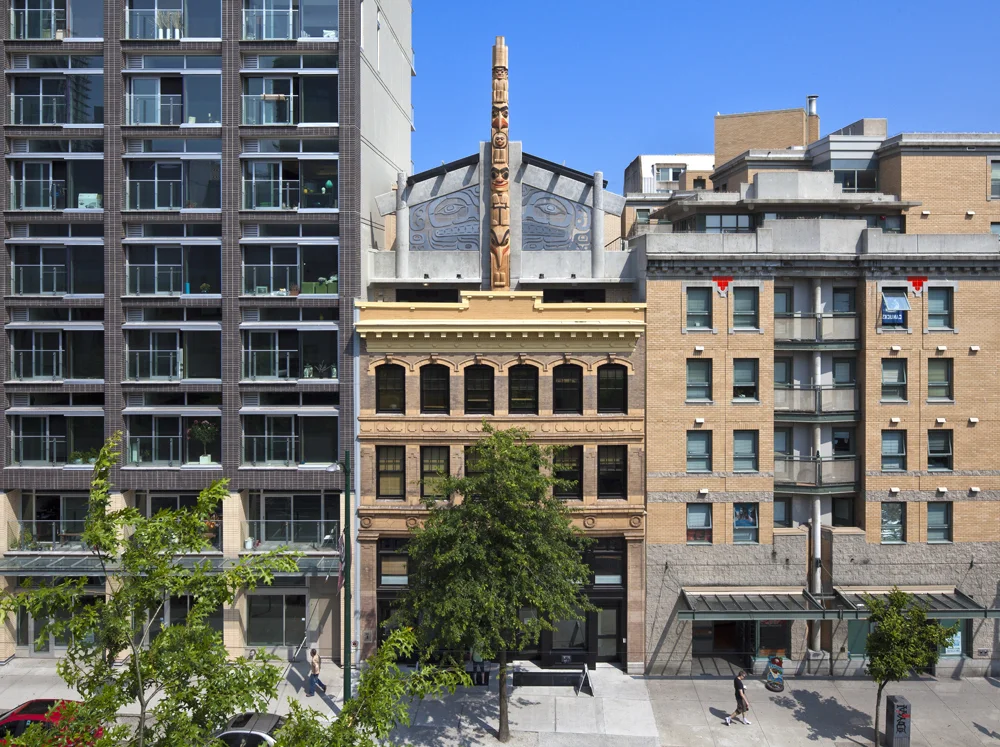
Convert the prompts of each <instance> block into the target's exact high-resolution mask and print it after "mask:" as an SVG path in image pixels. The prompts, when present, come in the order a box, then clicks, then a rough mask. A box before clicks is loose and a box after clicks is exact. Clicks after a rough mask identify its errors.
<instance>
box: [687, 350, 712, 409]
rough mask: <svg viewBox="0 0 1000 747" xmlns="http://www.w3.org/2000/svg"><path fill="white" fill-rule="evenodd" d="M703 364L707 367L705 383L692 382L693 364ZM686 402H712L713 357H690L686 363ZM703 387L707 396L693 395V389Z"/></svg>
mask: <svg viewBox="0 0 1000 747" xmlns="http://www.w3.org/2000/svg"><path fill="white" fill-rule="evenodd" d="M692 364H696V365H701V366H703V367H704V368H705V373H706V376H705V383H704V384H692V383H691V365H692ZM684 372H685V387H686V388H685V393H684V401H685V402H711V401H712V359H711V358H688V359H687V361H686V364H685V369H684ZM692 387H694V388H701V389H703V390H704V393H705V395H706V396H704V397H692V396H691V389H692Z"/></svg>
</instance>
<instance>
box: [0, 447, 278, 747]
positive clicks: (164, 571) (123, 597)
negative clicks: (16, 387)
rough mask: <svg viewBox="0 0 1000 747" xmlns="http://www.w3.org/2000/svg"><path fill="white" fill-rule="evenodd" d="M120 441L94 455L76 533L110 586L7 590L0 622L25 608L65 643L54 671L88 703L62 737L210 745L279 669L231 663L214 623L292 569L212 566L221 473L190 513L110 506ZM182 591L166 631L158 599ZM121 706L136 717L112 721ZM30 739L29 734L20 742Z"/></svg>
mask: <svg viewBox="0 0 1000 747" xmlns="http://www.w3.org/2000/svg"><path fill="white" fill-rule="evenodd" d="M119 441H120V434H116V435H115V436H113V437H112V438H110V439H109V440H108V441H107V443H105V444H104V447H103V448H102V449H101V452H100V455H99V456H98V458H97V462H96V464H95V466H94V473H93V480H92V482H91V489H90V505H89V512H88V516H87V520H86V526H85V529H84V532H83V537H82V539H83V542H84V544H85V546H86V547H88V548H90V558H91V561H92V563H93V564H94V566H93V567H94V573H93V575H100V576H102V577H104V578H106V579H108V584H107V593H106V594H105V595H104V596H97V597H89V596H87V595H86V594H85V593H84V580H83V579H82V578H69V579H66V580H62V581H58V582H54V583H49V584H42V585H38V586H36V587H33V588H27V589H24V590H18V591H17V592H15V593H3V594H0V619H5V618H6V617H7V616H8V615H11V614H14V613H16V612H17V610H18V609H24V610H26V611H27V612H28V613H29V614H31V615H32V616H33V617H34V619H35V620H36V621H39V620H40V621H45V623H44V624H43V625H42V630H41V633H40V637H42V638H46V637H47V636H50V635H54V636H56V637H57V638H59V639H61V640H66V641H68V648H67V651H66V654H65V656H64V657H63V658H62V659H61V660H60V661H59V662H58V664H57V669H58V672H59V675H60V676H61V677H62V679H63V680H64V681H65V682H66V684H67V685H68V686H69V687H71V688H73V689H74V690H76V691H77V692H78V693H79V694H80V696H81V698H82V700H83V701H84V702H83V704H82V705H80V706H77V707H72V708H70V709H69V713H68V717H66V718H63V719H62V721H61V725H60V729H62V730H63V731H65V732H66V740H67V741H61V742H60V744H77V743H79V744H96V745H100V746H103V745H115V747H119V746H122V747H174V746H175V745H185V747H188V746H190V745H202V744H208V743H210V742H211V740H212V734H213V733H214V732H215V731H216V730H217V729H219V728H221V726H223V725H224V724H225V722H226V720H227V719H228V718H229V717H230V716H232V714H234V713H239V712H242V711H252V710H258V709H263V708H265V706H266V705H267V703H268V701H270V700H271V699H272V698H274V697H275V696H276V694H277V687H278V682H279V681H280V678H281V674H282V672H281V669H280V668H279V667H278V666H276V665H275V664H273V663H272V662H271V661H270V660H269V659H268V658H267V657H266V656H264V655H263V652H259V654H260V655H259V656H258V657H257V659H256V660H254V661H250V660H248V659H247V658H245V657H242V656H241V657H238V658H236V659H230V657H229V653H228V651H227V649H226V646H225V643H224V641H223V636H222V632H221V631H220V630H218V629H217V628H218V626H217V625H213V623H212V620H213V618H214V619H216V620H218V618H219V611H220V608H221V607H222V606H223V605H228V604H231V603H232V602H233V601H234V600H235V599H236V598H237V596H238V595H239V594H241V593H242V592H244V591H245V590H252V589H254V588H255V587H256V586H258V585H260V584H265V585H266V584H269V583H271V582H272V580H273V577H274V574H275V573H280V572H292V571H295V570H296V568H297V563H296V558H295V556H294V555H293V554H289V553H280V554H279V553H277V552H273V553H261V554H258V555H254V556H251V557H245V558H241V559H240V560H238V561H228V560H227V561H226V563H225V565H224V566H223V567H221V568H218V567H216V568H213V567H212V565H213V564H212V563H211V562H210V561H209V560H205V559H203V558H202V557H200V555H199V554H200V553H204V552H205V551H206V549H208V548H209V544H210V543H209V538H210V537H211V535H212V530H213V529H217V528H218V513H217V512H218V511H219V510H220V506H221V503H222V501H223V499H225V498H226V497H227V496H228V490H227V488H226V481H225V480H219V481H216V482H213V483H212V484H211V485H210V486H209V487H207V488H205V489H204V490H202V491H201V494H200V495H199V496H198V499H197V504H196V505H195V506H193V507H191V508H182V509H180V510H164V511H160V512H159V513H157V514H156V515H155V516H152V517H146V516H144V515H143V514H142V513H141V512H140V511H139V510H137V509H136V508H115V507H114V506H113V505H112V500H111V483H110V481H109V475H110V471H111V469H112V467H113V466H114V465H115V464H116V463H117V459H118V454H119V452H118V450H117V449H118V444H119ZM178 597H181V598H186V599H187V600H188V602H189V604H190V607H189V610H188V612H187V616H186V618H185V619H183V620H182V621H180V620H177V619H176V618H175V619H172V620H171V621H170V624H169V626H165V627H164V626H162V624H161V621H162V618H163V613H164V603H165V601H166V600H167V599H169V598H178ZM123 710H128V711H138V720H137V722H135V723H131V722H122V721H117V716H118V714H119V713H120V712H121V711H123ZM98 729H102V730H103V735H102V736H98V733H99V732H98ZM28 731H29V732H31V731H32V730H28ZM35 738H36V737H35V736H33V735H32V734H26V735H25V738H24V739H25V744H32V741H31V740H32V739H35ZM72 739H79V740H82V741H79V742H74V741H69V740H72ZM43 743H44V744H48V743H50V742H37V744H43Z"/></svg>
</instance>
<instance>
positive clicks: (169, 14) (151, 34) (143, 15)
mask: <svg viewBox="0 0 1000 747" xmlns="http://www.w3.org/2000/svg"><path fill="white" fill-rule="evenodd" d="M181 36H184V13H183V11H180V10H127V11H125V38H126V39H180V38H181Z"/></svg>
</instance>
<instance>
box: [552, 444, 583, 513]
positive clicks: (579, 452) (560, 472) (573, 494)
mask: <svg viewBox="0 0 1000 747" xmlns="http://www.w3.org/2000/svg"><path fill="white" fill-rule="evenodd" d="M552 472H553V477H555V478H556V479H557V480H567V481H571V482H572V484H571V485H570V484H567V485H556V486H554V487H553V489H552V494H553V495H554V496H556V497H557V498H573V499H576V500H580V499H582V498H583V447H582V446H567V447H566V448H564V449H560V450H559V451H558V452H557V453H556V455H555V458H554V459H553V460H552Z"/></svg>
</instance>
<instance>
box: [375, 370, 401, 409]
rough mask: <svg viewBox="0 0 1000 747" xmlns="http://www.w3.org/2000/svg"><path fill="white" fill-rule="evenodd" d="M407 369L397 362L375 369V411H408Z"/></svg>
mask: <svg viewBox="0 0 1000 747" xmlns="http://www.w3.org/2000/svg"><path fill="white" fill-rule="evenodd" d="M405 381H406V371H405V370H404V369H403V367H402V366H400V365H397V364H395V363H385V364H383V365H381V366H379V367H378V368H376V369H375V412H398V413H402V412H405V411H406V385H405Z"/></svg>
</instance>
